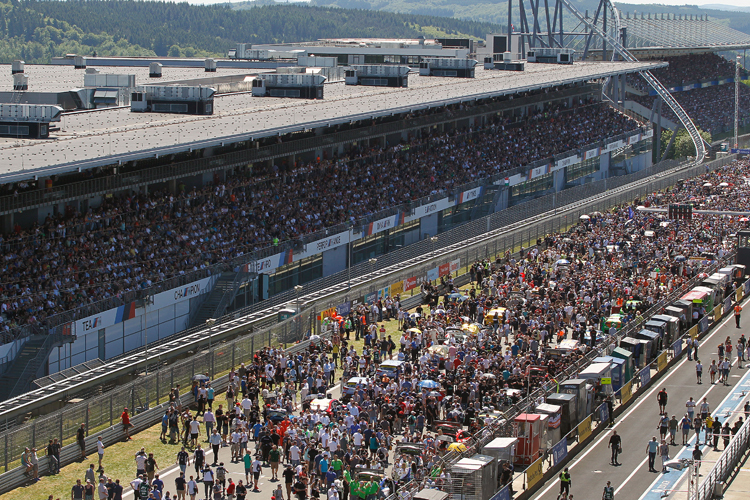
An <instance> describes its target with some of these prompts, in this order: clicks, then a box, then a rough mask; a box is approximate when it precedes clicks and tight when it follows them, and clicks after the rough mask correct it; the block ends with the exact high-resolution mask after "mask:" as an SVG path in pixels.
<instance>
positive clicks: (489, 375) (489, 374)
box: [482, 373, 497, 379]
mask: <svg viewBox="0 0 750 500" xmlns="http://www.w3.org/2000/svg"><path fill="white" fill-rule="evenodd" d="M482 378H489V379H494V378H497V376H496V375H495V374H494V373H483V374H482Z"/></svg>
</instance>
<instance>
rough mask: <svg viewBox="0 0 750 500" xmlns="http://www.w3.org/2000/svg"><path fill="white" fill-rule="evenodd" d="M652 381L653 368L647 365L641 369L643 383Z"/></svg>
mask: <svg viewBox="0 0 750 500" xmlns="http://www.w3.org/2000/svg"><path fill="white" fill-rule="evenodd" d="M649 382H651V368H650V367H648V366H647V367H646V368H644V369H643V370H641V385H646V384H648V383H649Z"/></svg>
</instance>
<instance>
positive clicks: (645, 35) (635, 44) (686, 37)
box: [620, 14, 750, 50]
mask: <svg viewBox="0 0 750 500" xmlns="http://www.w3.org/2000/svg"><path fill="white" fill-rule="evenodd" d="M629 16H630V15H629V14H625V15H624V16H623V17H622V18H621V19H620V23H621V25H622V26H623V27H627V45H628V49H630V48H638V49H645V48H648V49H676V48H681V49H713V50H736V49H744V48H750V35H748V34H746V33H743V32H741V31H737V30H734V29H732V28H729V27H728V26H725V25H723V24H719V23H716V22H714V21H711V20H709V19H708V18H707V17H705V18H703V19H701V18H699V17H698V16H681V17H680V18H678V19H675V18H674V14H669V15H668V14H663V15H659V14H652V15H647V16H646V17H645V18H644V17H642V16H636V17H629Z"/></svg>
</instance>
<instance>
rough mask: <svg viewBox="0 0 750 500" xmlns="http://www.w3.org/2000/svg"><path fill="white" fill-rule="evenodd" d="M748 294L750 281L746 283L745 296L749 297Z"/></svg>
mask: <svg viewBox="0 0 750 500" xmlns="http://www.w3.org/2000/svg"><path fill="white" fill-rule="evenodd" d="M748 292H750V280H747V281H746V282H745V295H747V294H748Z"/></svg>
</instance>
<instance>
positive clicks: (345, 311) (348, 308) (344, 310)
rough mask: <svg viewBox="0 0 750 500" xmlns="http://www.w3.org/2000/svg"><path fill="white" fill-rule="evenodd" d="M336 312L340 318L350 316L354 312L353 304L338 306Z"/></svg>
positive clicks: (345, 303) (347, 303)
mask: <svg viewBox="0 0 750 500" xmlns="http://www.w3.org/2000/svg"><path fill="white" fill-rule="evenodd" d="M336 312H337V313H339V316H349V313H350V312H352V303H351V302H344V303H343V304H339V305H337V306H336Z"/></svg>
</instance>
